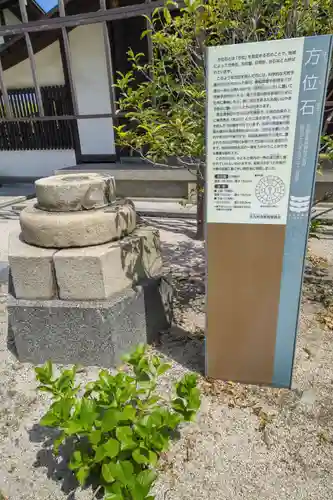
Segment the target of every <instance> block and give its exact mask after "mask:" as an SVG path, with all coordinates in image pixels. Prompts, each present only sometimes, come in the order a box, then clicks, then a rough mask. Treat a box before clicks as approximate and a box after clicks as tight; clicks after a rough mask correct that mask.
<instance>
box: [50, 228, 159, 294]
mask: <svg viewBox="0 0 333 500" xmlns="http://www.w3.org/2000/svg"><path fill="white" fill-rule="evenodd" d="M53 260H54V265H55V274H56V280H57V285H58V290H59V297H60V298H61V299H67V300H68V299H69V300H73V299H74V300H101V299H106V298H108V297H110V296H111V295H113V294H114V293H117V292H119V291H121V290H123V289H124V288H126V287H128V286H130V285H132V284H133V283H137V282H139V281H140V280H142V279H144V278H149V277H154V276H158V275H160V273H161V269H162V258H161V250H160V238H159V232H158V231H157V230H156V229H153V228H149V227H145V228H137V229H136V230H135V231H134V232H133V233H132V234H131V235H130V236H127V237H126V238H123V239H121V240H119V241H115V242H112V243H106V244H104V245H97V246H92V247H86V248H71V249H68V250H60V251H59V252H57V253H55V255H54V258H53Z"/></svg>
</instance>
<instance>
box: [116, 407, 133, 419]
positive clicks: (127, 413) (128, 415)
mask: <svg viewBox="0 0 333 500" xmlns="http://www.w3.org/2000/svg"><path fill="white" fill-rule="evenodd" d="M135 415H136V411H135V408H133V406H131V405H127V406H125V408H124V409H123V411H122V412H121V413H120V415H119V421H126V420H130V421H131V422H132V421H133V420H134V419H135Z"/></svg>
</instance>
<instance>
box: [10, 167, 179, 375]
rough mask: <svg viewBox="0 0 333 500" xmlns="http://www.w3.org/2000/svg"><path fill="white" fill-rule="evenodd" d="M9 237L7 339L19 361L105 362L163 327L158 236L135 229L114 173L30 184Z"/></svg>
mask: <svg viewBox="0 0 333 500" xmlns="http://www.w3.org/2000/svg"><path fill="white" fill-rule="evenodd" d="M35 185H36V196H37V203H36V204H35V205H34V206H30V207H29V206H28V207H26V208H25V209H24V210H23V211H22V212H21V214H20V226H21V232H20V233H12V234H11V235H10V238H9V266H10V279H9V295H8V324H9V335H10V336H11V337H12V338H14V341H15V346H16V349H17V354H18V357H19V359H20V360H21V361H28V362H32V363H36V364H39V363H43V362H45V361H46V360H48V359H51V360H52V361H53V362H56V363H63V364H72V363H80V364H83V365H96V366H113V365H115V364H116V363H118V362H119V360H120V357H121V355H122V354H123V353H124V352H127V351H128V350H129V349H131V348H132V347H133V346H134V345H136V344H138V343H139V342H145V343H146V342H150V341H151V340H152V339H153V337H154V335H155V334H157V333H158V332H159V331H161V330H162V329H165V328H167V327H168V326H169V325H170V322H171V317H172V289H171V286H170V285H169V283H168V280H167V279H166V278H164V277H163V276H162V275H161V272H162V258H161V251H160V239H159V232H158V231H157V230H156V229H154V228H152V227H149V226H144V225H140V224H139V225H138V224H137V214H136V211H135V206H134V204H133V202H131V201H130V200H127V199H125V200H118V199H117V198H116V186H115V181H114V178H113V177H110V176H107V175H105V174H97V173H91V174H90V173H88V174H84V175H81V174H67V175H57V176H53V177H48V178H45V179H40V180H38V181H36V183H35Z"/></svg>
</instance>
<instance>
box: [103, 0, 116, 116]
mask: <svg viewBox="0 0 333 500" xmlns="http://www.w3.org/2000/svg"><path fill="white" fill-rule="evenodd" d="M100 7H101V10H102V11H103V12H107V9H106V0H100ZM102 29H103V40H104V52H105V60H106V69H107V74H108V81H109V92H110V102H111V111H112V113H114V114H116V112H117V103H116V93H115V89H114V76H113V64H112V53H111V42H110V36H109V30H108V25H107V22H106V21H103V23H102Z"/></svg>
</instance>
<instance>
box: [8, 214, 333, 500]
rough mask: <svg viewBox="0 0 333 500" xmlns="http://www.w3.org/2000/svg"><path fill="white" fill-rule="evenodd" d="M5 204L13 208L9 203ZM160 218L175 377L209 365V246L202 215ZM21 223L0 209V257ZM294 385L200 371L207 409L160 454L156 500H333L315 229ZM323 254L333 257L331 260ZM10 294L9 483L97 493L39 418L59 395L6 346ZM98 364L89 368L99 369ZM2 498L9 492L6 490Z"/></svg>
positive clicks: (26, 490)
mask: <svg viewBox="0 0 333 500" xmlns="http://www.w3.org/2000/svg"><path fill="white" fill-rule="evenodd" d="M3 212H4V211H3ZM150 222H151V223H152V224H154V225H155V226H156V227H158V228H159V229H160V232H161V238H162V241H163V251H164V258H165V264H166V268H167V269H170V267H171V269H172V276H173V281H174V285H175V288H176V292H177V293H176V326H175V327H174V328H173V329H172V331H171V332H170V333H168V334H163V335H161V337H160V341H159V343H158V345H156V346H155V349H156V350H157V351H158V352H159V353H163V354H164V355H167V356H168V357H169V358H170V359H171V360H172V369H171V372H170V375H168V377H165V378H164V379H163V380H162V386H163V388H165V390H167V388H168V387H169V384H170V383H171V381H172V380H175V379H177V378H178V377H179V376H181V375H182V374H183V373H184V372H186V371H188V370H199V371H200V370H202V367H203V331H204V253H203V246H202V244H201V243H200V242H196V241H194V240H193V239H192V236H193V234H194V222H193V221H185V220H182V221H179V220H177V221H175V220H171V219H163V220H162V219H159V220H158V219H151V220H150ZM17 225H18V222H17V220H15V217H13V216H12V214H10V212H4V213H3V218H2V219H1V213H0V234H1V241H0V261H1V260H3V261H4V260H6V259H7V248H6V247H7V244H6V238H7V235H8V232H9V231H10V230H12V229H15V228H16V227H17ZM310 248H311V249H312V253H311V256H310V257H311V258H310V259H309V262H308V267H307V280H306V282H305V286H304V298H303V304H302V313H301V320H300V328H299V339H298V346H297V353H296V363H295V372H294V387H293V390H292V391H287V390H273V389H269V388H259V387H256V386H245V385H239V384H232V383H222V382H218V381H215V382H214V381H211V380H206V379H204V378H203V377H201V378H200V386H201V389H202V394H203V401H202V408H201V411H200V414H199V415H198V419H197V421H196V423H194V424H192V425H188V426H185V427H184V429H183V430H182V433H181V438H180V440H179V441H177V442H174V444H173V446H172V448H171V451H170V452H169V453H168V454H167V455H166V456H164V457H163V459H162V461H161V463H160V476H159V479H158V482H157V484H156V487H155V490H156V491H155V492H156V500H193V499H204V500H205V499H209V500H231V499H232V500H287V499H288V500H311V499H313V500H328V499H331V498H333V481H332V472H331V471H332V468H333V430H332V425H331V422H332V417H333V391H332V389H333V385H332V384H333V372H332V366H333V350H332V345H333V344H332V339H331V337H332V331H331V330H330V329H328V328H325V325H323V324H322V323H321V322H320V321H319V313H322V314H323V313H325V311H326V309H325V308H324V305H323V302H324V303H325V305H326V302H325V298H326V299H327V297H330V296H331V295H332V293H331V292H332V289H331V288H332V282H331V277H330V273H331V269H330V266H332V267H333V241H332V240H331V235H330V234H329V232H327V233H326V234H325V235H324V238H323V239H322V240H312V241H311V243H310ZM315 255H318V256H320V257H325V258H327V259H328V264H327V263H325V262H324V261H323V260H322V259H316V258H315ZM6 330H7V325H6V307H5V294H4V295H3V297H2V298H1V297H0V342H1V343H0V374H1V382H2V384H1V387H0V457H1V461H0V491H2V492H3V494H4V495H6V496H7V497H8V499H9V500H30V499H31V500H32V499H34V500H47V499H54V500H61V499H66V498H67V499H69V500H74V499H78V500H81V499H82V500H90V499H91V498H92V492H91V491H90V490H84V491H82V490H80V489H76V491H74V492H73V488H75V483H74V482H73V478H72V477H71V475H70V474H69V472H68V471H67V468H66V462H65V459H60V461H59V462H57V461H55V460H54V459H53V457H52V453H51V451H50V434H49V433H48V431H46V430H43V429H41V428H40V427H39V426H38V422H39V419H40V417H41V415H42V414H43V412H44V411H45V410H46V408H47V405H48V399H47V397H46V396H44V395H40V394H38V395H37V394H36V392H35V388H36V384H35V381H34V373H33V369H32V367H31V366H30V365H28V364H20V363H19V362H18V361H17V360H16V358H15V357H14V355H13V354H11V353H10V352H9V350H8V348H7V331H6ZM96 373H97V369H96V368H89V369H87V370H86V371H85V372H84V373H82V374H80V377H81V378H82V379H83V380H87V379H89V380H90V379H92V378H93V377H94V376H95V375H96ZM0 497H1V495H0Z"/></svg>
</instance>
